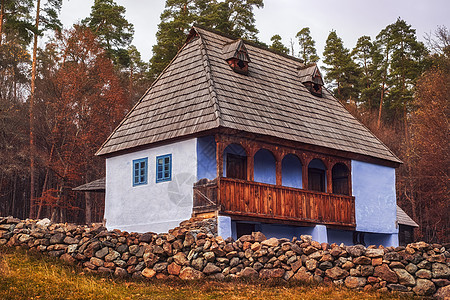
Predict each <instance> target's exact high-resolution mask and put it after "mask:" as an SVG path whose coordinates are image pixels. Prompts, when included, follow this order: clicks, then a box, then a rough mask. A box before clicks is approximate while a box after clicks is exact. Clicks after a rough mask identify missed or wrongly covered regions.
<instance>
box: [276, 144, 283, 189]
mask: <svg viewBox="0 0 450 300" xmlns="http://www.w3.org/2000/svg"><path fill="white" fill-rule="evenodd" d="M277 150H278V149H277ZM274 154H275V175H276V184H277V185H279V186H281V185H282V176H283V175H282V161H283V153H280V152H277V153H274Z"/></svg>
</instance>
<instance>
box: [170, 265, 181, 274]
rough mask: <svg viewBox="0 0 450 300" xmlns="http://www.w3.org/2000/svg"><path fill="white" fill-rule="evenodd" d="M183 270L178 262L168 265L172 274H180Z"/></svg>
mask: <svg viewBox="0 0 450 300" xmlns="http://www.w3.org/2000/svg"><path fill="white" fill-rule="evenodd" d="M180 271H181V266H180V265H179V264H177V263H174V262H173V263H171V264H170V265H168V266H167V272H168V273H169V274H170V275H175V276H178V275H179V274H180Z"/></svg>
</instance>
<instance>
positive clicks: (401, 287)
mask: <svg viewBox="0 0 450 300" xmlns="http://www.w3.org/2000/svg"><path fill="white" fill-rule="evenodd" d="M387 287H388V288H389V289H390V290H391V291H394V292H408V288H407V287H406V286H404V285H402V284H397V283H390V284H388V285H387Z"/></svg>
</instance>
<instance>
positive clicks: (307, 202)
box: [194, 177, 355, 227]
mask: <svg viewBox="0 0 450 300" xmlns="http://www.w3.org/2000/svg"><path fill="white" fill-rule="evenodd" d="M212 210H218V211H219V212H220V213H222V214H225V215H230V216H236V217H246V218H254V219H261V220H262V221H271V222H280V223H286V222H288V223H299V224H300V223H301V224H305V223H307V224H311V225H313V224H325V225H334V226H338V227H355V198H354V197H351V196H344V195H334V194H328V193H321V192H314V191H308V190H303V189H296V188H290V187H284V186H277V185H271V184H264V183H259V182H252V181H245V180H239V179H231V178H224V177H222V178H220V179H215V180H214V181H209V182H198V183H197V184H195V185H194V212H195V213H199V212H205V211H212Z"/></svg>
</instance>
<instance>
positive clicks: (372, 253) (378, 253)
mask: <svg viewBox="0 0 450 300" xmlns="http://www.w3.org/2000/svg"><path fill="white" fill-rule="evenodd" d="M383 255H384V250H383V249H366V256H367V257H370V258H376V257H383Z"/></svg>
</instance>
